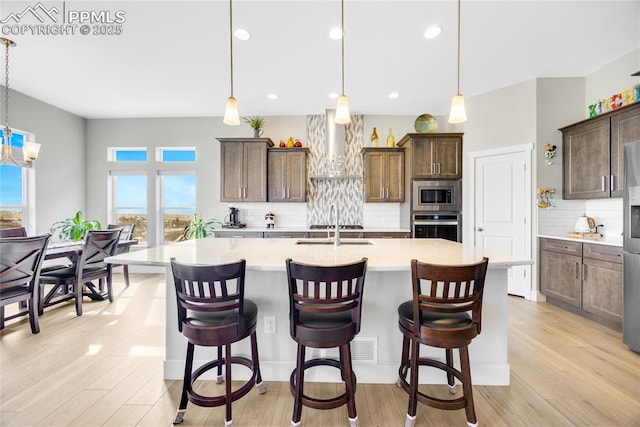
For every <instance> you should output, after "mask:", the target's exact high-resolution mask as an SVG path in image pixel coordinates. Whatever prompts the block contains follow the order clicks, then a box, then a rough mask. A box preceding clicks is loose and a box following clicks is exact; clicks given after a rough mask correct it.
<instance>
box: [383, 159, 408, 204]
mask: <svg viewBox="0 0 640 427" xmlns="http://www.w3.org/2000/svg"><path fill="white" fill-rule="evenodd" d="M385 157H386V173H385V175H386V177H385V180H386V187H387V190H386V192H387V198H386V200H385V201H387V202H396V203H398V202H404V153H403V152H393V153H386V156H385Z"/></svg>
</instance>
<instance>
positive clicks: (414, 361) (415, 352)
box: [404, 340, 420, 427]
mask: <svg viewBox="0 0 640 427" xmlns="http://www.w3.org/2000/svg"><path fill="white" fill-rule="evenodd" d="M419 359H420V343H419V342H417V341H414V340H411V374H410V378H411V380H410V381H409V408H408V410H407V419H406V420H405V422H404V425H405V427H413V426H414V425H415V423H416V412H417V409H418V369H420V365H419Z"/></svg>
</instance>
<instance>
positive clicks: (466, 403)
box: [397, 258, 489, 427]
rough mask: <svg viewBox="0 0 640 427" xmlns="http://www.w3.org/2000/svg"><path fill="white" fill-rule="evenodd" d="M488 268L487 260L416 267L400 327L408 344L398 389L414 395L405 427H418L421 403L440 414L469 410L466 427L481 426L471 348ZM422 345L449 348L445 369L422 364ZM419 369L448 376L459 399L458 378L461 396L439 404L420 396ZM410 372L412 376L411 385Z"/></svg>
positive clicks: (401, 311)
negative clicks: (455, 356)
mask: <svg viewBox="0 0 640 427" xmlns="http://www.w3.org/2000/svg"><path fill="white" fill-rule="evenodd" d="M488 262H489V260H488V259H487V258H483V259H482V261H480V262H478V263H476V264H469V265H461V266H448V265H435V264H429V263H424V262H419V261H417V260H415V259H414V260H412V261H411V279H412V284H413V300H412V301H407V302H404V303H402V304H400V306H399V307H398V326H399V328H400V331H401V332H402V334H403V341H402V361H401V363H400V368H399V369H398V383H397V384H398V386H399V387H402V388H403V389H404V390H405V391H406V392H407V393H408V394H409V408H408V410H407V418H406V420H405V427H413V426H414V425H415V420H416V411H417V402H420V403H423V404H425V405H427V406H431V407H434V408H438V409H446V410H455V409H462V408H464V410H465V413H466V416H467V424H468V425H469V426H470V427H473V426H477V425H478V423H477V419H476V413H475V409H474V406H473V392H472V387H471V370H470V367H469V351H468V346H469V344H470V343H471V340H472V339H473V338H475V337H476V336H477V335H478V334H480V329H481V315H482V293H483V289H484V280H485V276H486V273H487V264H488ZM423 285H424V286H423ZM416 319H417V321H416ZM420 344H424V345H428V346H432V347H439V348H444V349H445V363H442V362H441V361H439V360H435V359H428V358H420ZM455 348H457V349H458V351H459V354H460V370H458V369H456V368H455V367H454V365H453V349H455ZM410 349H411V355H409V350H410ZM420 366H431V367H434V368H438V369H442V370H443V371H445V372H446V373H447V384H448V387H449V392H450V393H451V394H454V393H455V382H454V381H455V378H457V379H458V380H459V381H460V382H461V383H462V391H463V394H462V396H461V397H458V398H455V399H439V398H436V397H433V396H429V395H427V394H425V393H422V392H420V391H419V390H418V385H419V382H418V371H419V367H420ZM409 368H410V369H411V375H410V378H409V381H407V371H408V370H409ZM454 377H455V378H454Z"/></svg>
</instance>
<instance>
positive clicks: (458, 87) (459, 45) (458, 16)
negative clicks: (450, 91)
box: [458, 0, 461, 95]
mask: <svg viewBox="0 0 640 427" xmlns="http://www.w3.org/2000/svg"><path fill="white" fill-rule="evenodd" d="M460 1H461V0H458V95H460Z"/></svg>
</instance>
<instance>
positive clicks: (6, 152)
mask: <svg viewBox="0 0 640 427" xmlns="http://www.w3.org/2000/svg"><path fill="white" fill-rule="evenodd" d="M0 41H2V43H3V44H4V46H5V54H4V59H5V65H4V125H3V131H4V132H3V133H4V136H3V141H2V155H1V157H0V164H3V165H13V166H20V167H26V166H30V165H31V164H32V163H33V161H34V160H35V159H37V158H38V152H39V151H40V144H38V143H36V142H33V141H29V142H27V141H24V143H23V145H22V154H23V158H24V160H19V159H16V158H15V157H14V156H13V147H12V145H11V135H12V131H11V126H9V48H10V47H13V46H15V45H16V43H15V42H14V41H13V40H9V39H7V38H4V37H0Z"/></svg>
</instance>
